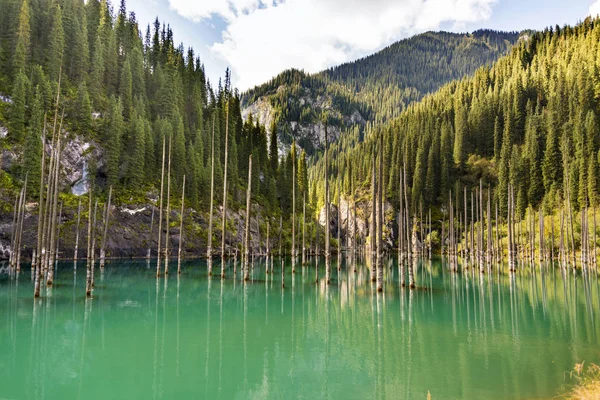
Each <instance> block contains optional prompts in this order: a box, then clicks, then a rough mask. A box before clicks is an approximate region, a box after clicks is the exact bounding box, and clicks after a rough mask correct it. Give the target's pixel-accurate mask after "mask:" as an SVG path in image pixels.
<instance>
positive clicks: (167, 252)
mask: <svg viewBox="0 0 600 400" xmlns="http://www.w3.org/2000/svg"><path fill="white" fill-rule="evenodd" d="M172 145H173V135H171V136H169V161H168V163H167V215H166V216H165V227H166V228H167V232H166V233H165V275H168V274H169V242H170V241H171V227H170V225H169V217H170V216H171V149H172V148H173V146H172Z"/></svg>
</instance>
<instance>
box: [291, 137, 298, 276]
mask: <svg viewBox="0 0 600 400" xmlns="http://www.w3.org/2000/svg"><path fill="white" fill-rule="evenodd" d="M292 146H294V148H293V149H292V150H293V151H292V274H295V273H296V179H297V177H296V157H295V154H296V148H295V146H296V142H293V143H292Z"/></svg>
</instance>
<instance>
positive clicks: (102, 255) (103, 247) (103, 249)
mask: <svg viewBox="0 0 600 400" xmlns="http://www.w3.org/2000/svg"><path fill="white" fill-rule="evenodd" d="M111 198H112V186H111V187H110V188H109V189H108V205H107V206H106V213H105V214H104V231H103V232H102V244H101V246H100V268H104V261H105V259H106V237H107V236H108V219H109V215H110V201H111Z"/></svg>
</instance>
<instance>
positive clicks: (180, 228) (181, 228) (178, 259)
mask: <svg viewBox="0 0 600 400" xmlns="http://www.w3.org/2000/svg"><path fill="white" fill-rule="evenodd" d="M184 204H185V175H183V186H182V188H181V213H180V214H179V219H180V221H179V249H178V250H177V275H181V249H182V244H183V213H184V211H185V208H184Z"/></svg>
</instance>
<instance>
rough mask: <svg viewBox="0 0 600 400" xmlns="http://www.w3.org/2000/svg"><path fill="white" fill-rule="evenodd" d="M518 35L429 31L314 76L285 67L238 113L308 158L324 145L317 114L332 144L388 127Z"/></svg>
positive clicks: (247, 96) (244, 100)
mask: <svg viewBox="0 0 600 400" xmlns="http://www.w3.org/2000/svg"><path fill="white" fill-rule="evenodd" d="M522 34H523V32H502V31H494V30H486V29H481V30H477V31H474V32H472V33H452V32H445V31H428V32H424V33H421V34H418V35H415V36H412V37H410V38H407V39H403V40H400V41H397V42H395V43H393V44H390V45H389V46H386V47H385V48H383V49H381V50H380V51H378V52H376V53H373V54H370V55H368V56H365V57H362V58H360V59H357V60H355V61H352V62H347V63H344V64H340V65H338V66H335V67H331V68H328V69H326V70H323V71H320V72H317V73H314V74H309V73H306V72H305V71H303V70H298V69H293V68H292V69H288V70H285V71H282V72H281V73H280V74H278V75H277V76H275V77H273V78H272V79H271V80H269V81H267V82H265V83H264V84H262V85H257V86H255V87H254V88H252V89H250V90H248V91H246V92H244V93H243V94H242V96H241V106H242V114H243V115H244V118H246V119H247V118H248V116H249V115H252V116H253V119H254V120H258V121H259V122H260V123H261V124H263V125H265V126H267V127H268V128H269V130H270V129H272V127H273V122H275V126H276V128H277V129H278V133H279V139H280V144H281V147H282V149H280V150H285V148H287V147H289V145H290V144H291V142H292V140H293V139H296V140H297V142H298V144H299V146H300V147H302V148H304V149H305V150H306V151H307V153H308V154H312V153H314V151H316V150H318V149H319V148H320V147H321V145H322V142H323V133H324V132H323V131H324V129H323V124H322V121H321V120H322V114H323V113H326V114H327V120H328V125H329V127H330V133H331V136H332V139H333V140H336V139H337V138H338V137H339V135H340V134H341V132H342V131H343V130H345V129H350V128H352V127H353V126H355V125H357V124H358V125H359V129H360V130H363V128H364V126H365V125H366V124H367V123H369V122H374V121H378V122H384V121H387V120H389V119H391V118H394V117H396V116H398V115H399V114H400V113H401V112H402V111H403V110H404V109H405V108H406V106H407V105H409V104H411V103H412V102H414V101H418V100H420V99H422V98H423V96H424V95H425V94H427V93H431V92H434V91H435V90H437V89H439V88H440V87H441V86H442V85H443V84H445V83H447V82H450V81H452V80H456V79H460V78H462V77H464V76H468V75H470V74H472V73H473V72H474V71H475V70H477V68H479V67H481V66H482V65H489V64H491V63H493V62H494V61H496V60H497V59H498V58H499V57H500V56H502V55H504V54H506V53H507V52H508V50H509V49H510V48H511V47H512V46H513V45H514V44H515V43H516V42H517V41H518V40H519V37H521V35H522ZM382 99H385V100H382ZM357 114H358V115H357Z"/></svg>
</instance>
